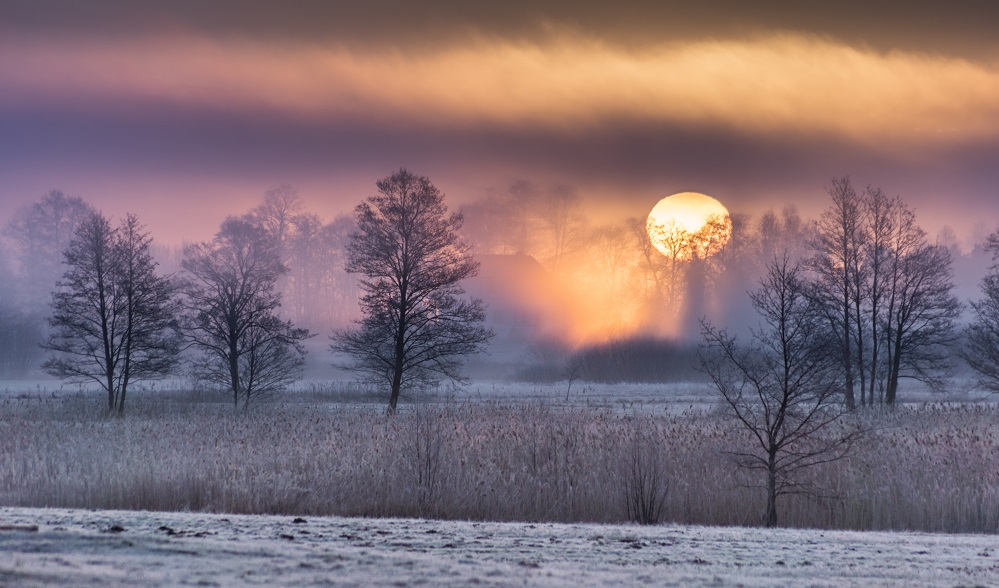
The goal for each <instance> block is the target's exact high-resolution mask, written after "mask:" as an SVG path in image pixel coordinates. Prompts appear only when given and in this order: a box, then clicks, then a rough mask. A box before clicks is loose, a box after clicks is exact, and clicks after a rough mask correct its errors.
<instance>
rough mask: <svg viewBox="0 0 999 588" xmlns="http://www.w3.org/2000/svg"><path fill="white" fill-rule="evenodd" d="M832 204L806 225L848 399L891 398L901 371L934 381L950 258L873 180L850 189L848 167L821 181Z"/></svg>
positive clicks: (947, 309)
mask: <svg viewBox="0 0 999 588" xmlns="http://www.w3.org/2000/svg"><path fill="white" fill-rule="evenodd" d="M828 192H829V194H830V196H831V198H832V205H831V206H830V208H829V209H828V210H826V212H825V213H823V215H822V217H821V219H820V220H819V222H818V223H816V226H815V236H814V238H813V239H812V242H811V247H812V250H813V253H814V255H813V256H812V258H811V259H810V260H809V268H810V269H811V271H812V274H813V276H814V277H815V279H814V282H813V287H812V289H811V292H812V295H813V296H814V297H815V298H816V299H818V300H820V301H821V302H822V304H821V305H820V306H819V309H820V310H821V311H822V313H823V316H825V318H826V321H827V323H828V325H829V328H830V329H831V330H832V331H833V332H834V333H836V335H837V337H836V339H837V345H838V347H837V354H838V357H839V358H840V365H841V368H840V369H841V372H842V374H843V379H844V382H845V397H846V402H847V405H848V406H851V407H852V406H854V403H855V402H856V400H857V399H856V398H855V392H856V391H857V390H858V389H859V392H860V396H859V404H860V405H861V406H864V405H867V404H870V405H873V404H875V403H884V404H888V405H893V404H894V403H895V401H896V398H897V393H898V383H899V380H900V379H901V378H903V377H910V378H915V379H918V380H921V381H923V382H926V383H928V384H930V385H938V384H940V382H941V380H940V374H941V373H942V372H943V371H945V369H946V368H947V367H948V366H949V362H948V353H947V349H946V346H947V345H948V344H949V343H950V342H951V341H952V340H953V337H954V321H955V320H956V319H957V317H958V315H959V314H960V310H961V305H960V303H959V302H958V300H957V298H956V297H955V296H954V295H953V289H954V279H953V270H952V265H953V260H952V258H951V254H950V251H949V250H948V249H947V247H944V246H942V245H935V244H932V243H929V242H928V240H927V238H926V232H925V231H923V229H922V228H920V227H919V226H918V224H917V223H916V215H915V212H914V211H913V210H912V209H911V208H909V207H907V206H906V205H905V203H904V202H902V199H901V198H899V197H897V196H896V197H893V198H891V197H888V196H887V195H886V194H885V193H884V192H883V191H882V190H881V189H880V188H875V187H871V186H868V187H867V188H866V189H864V190H863V191H861V192H858V191H856V190H855V189H854V188H853V186H852V184H851V183H850V179H849V178H847V177H843V178H838V179H836V180H833V183H832V186H831V187H830V188H829V189H828Z"/></svg>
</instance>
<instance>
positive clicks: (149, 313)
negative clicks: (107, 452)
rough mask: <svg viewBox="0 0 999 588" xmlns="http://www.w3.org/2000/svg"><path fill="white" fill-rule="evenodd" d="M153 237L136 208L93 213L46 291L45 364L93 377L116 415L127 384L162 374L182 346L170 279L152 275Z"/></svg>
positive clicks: (76, 376) (70, 375) (72, 376)
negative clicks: (110, 214) (111, 214)
mask: <svg viewBox="0 0 999 588" xmlns="http://www.w3.org/2000/svg"><path fill="white" fill-rule="evenodd" d="M151 243H152V238H151V237H150V236H149V233H147V232H146V231H145V230H144V228H143V227H142V225H140V224H139V221H138V219H137V218H136V217H135V216H134V215H128V216H126V217H125V219H123V220H122V222H121V224H120V225H119V226H118V227H117V228H114V227H112V226H111V223H110V222H109V221H108V219H107V218H105V217H104V216H103V215H101V214H99V213H96V212H94V213H91V214H90V215H89V216H88V217H87V218H85V219H84V220H83V221H82V222H80V223H79V225H78V227H77V229H76V231H75V238H74V240H73V241H72V242H71V243H70V245H69V248H68V249H67V250H66V252H65V259H66V265H67V266H68V269H67V270H66V273H65V274H63V278H62V280H60V281H59V282H58V283H57V285H56V291H55V293H54V294H53V295H52V309H53V314H52V318H51V319H50V324H51V325H52V329H53V330H52V333H51V335H50V337H49V339H48V341H46V343H45V344H44V345H43V346H44V348H45V349H48V350H49V351H52V352H54V353H55V355H54V357H51V358H50V359H49V360H47V361H46V362H45V364H44V366H43V367H44V368H45V370H46V371H48V372H49V373H50V374H52V375H54V376H57V377H60V378H64V379H68V380H71V381H80V382H82V381H94V382H97V383H98V384H100V385H101V387H102V388H103V389H104V390H105V392H107V395H108V410H109V411H116V412H117V413H118V414H119V415H120V414H123V413H124V411H125V397H126V394H127V391H128V386H129V384H130V383H131V382H132V381H135V380H148V379H155V378H160V377H163V376H165V375H166V374H168V373H169V372H170V370H171V369H172V368H173V367H174V365H175V364H176V362H177V355H178V352H179V350H180V335H179V333H178V324H177V312H178V310H179V307H178V304H177V302H176V300H175V298H174V287H173V285H172V284H171V282H170V281H169V280H168V279H167V278H164V277H160V276H157V275H156V262H155V261H153V257H152V254H151V252H150V245H151Z"/></svg>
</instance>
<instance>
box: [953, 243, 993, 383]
mask: <svg viewBox="0 0 999 588" xmlns="http://www.w3.org/2000/svg"><path fill="white" fill-rule="evenodd" d="M985 250H986V251H987V252H988V253H990V254H991V255H992V266H991V267H990V268H989V271H988V273H987V274H986V275H985V277H984V278H983V279H982V283H981V291H982V297H981V298H980V299H978V300H976V301H974V302H972V303H971V308H972V313H973V318H972V321H971V324H970V325H969V326H968V330H967V340H968V342H967V346H966V348H965V349H964V351H963V353H962V355H963V356H964V359H965V360H966V361H967V362H968V365H970V366H971V367H972V369H974V370H975V371H976V372H977V373H978V384H979V385H980V386H981V387H983V388H985V389H986V390H990V391H992V392H994V393H999V231H996V232H994V233H992V234H990V235H989V236H988V238H987V239H986V241H985Z"/></svg>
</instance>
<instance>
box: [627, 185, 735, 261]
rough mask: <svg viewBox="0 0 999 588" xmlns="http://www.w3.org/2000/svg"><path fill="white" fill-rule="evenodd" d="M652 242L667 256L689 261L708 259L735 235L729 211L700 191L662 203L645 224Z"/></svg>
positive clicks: (683, 193)
mask: <svg viewBox="0 0 999 588" xmlns="http://www.w3.org/2000/svg"><path fill="white" fill-rule="evenodd" d="M646 228H647V229H648V231H649V239H650V241H651V242H652V245H653V246H655V248H656V249H658V250H659V252H660V253H662V254H663V255H665V256H667V257H675V258H679V259H690V258H691V257H693V256H694V255H697V256H698V257H708V256H710V255H713V254H714V253H715V252H717V250H718V249H720V248H721V247H722V246H724V245H725V243H727V242H728V239H729V236H730V235H731V233H732V221H731V220H730V219H729V214H728V209H727V208H725V206H724V205H723V204H722V203H721V202H718V201H717V200H715V199H714V198H712V197H711V196H706V195H704V194H700V193H698V192H681V193H679V194H673V195H672V196H667V197H666V198H663V199H662V200H660V201H659V203H658V204H656V205H655V207H654V208H653V209H652V212H650V213H649V218H648V220H647V221H646Z"/></svg>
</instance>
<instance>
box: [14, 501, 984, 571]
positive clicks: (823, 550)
mask: <svg viewBox="0 0 999 588" xmlns="http://www.w3.org/2000/svg"><path fill="white" fill-rule="evenodd" d="M122 584H126V585H128V584H139V585H144V586H148V585H177V584H187V585H192V584H193V585H207V586H215V585H222V586H225V585H247V584H257V585H297V586H304V585H318V584H323V585H330V584H332V585H389V584H392V585H420V584H423V585H431V586H440V585H451V586H472V585H494V586H507V585H541V586H549V585H550V586H561V585H576V586H594V585H622V584H623V585H645V584H648V585H675V586H708V585H710V586H764V585H766V586H770V585H777V586H780V585H793V586H848V585H858V586H859V585H863V586H975V585H999V543H997V541H996V537H994V536H986V535H934V534H925V533H855V532H838V531H802V530H774V531H768V530H763V529H748V528H732V527H679V526H658V527H637V526H614V525H587V524H575V525H565V524H524V523H472V522H441V521H427V520H401V519H349V518H335V517H333V518H324V517H316V518H313V517H307V518H305V519H297V518H295V517H289V516H246V515H217V514H196V513H161V512H127V511H83V510H65V509H29V508H2V509H0V585H3V586H6V585H17V586H39V585H41V586H47V585H52V586H56V585H59V586H62V585H77V586H79V585H122Z"/></svg>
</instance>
